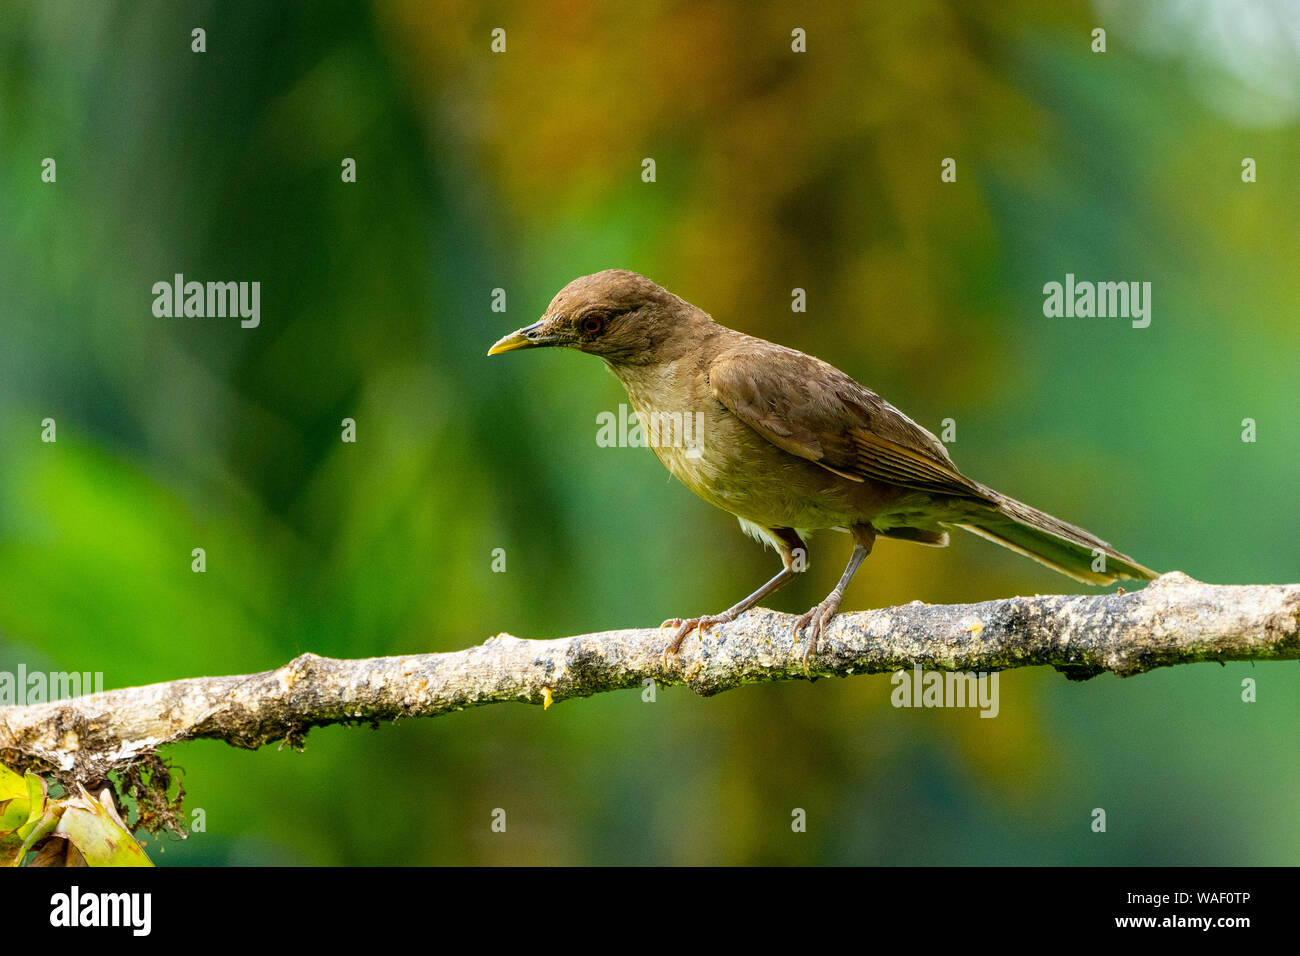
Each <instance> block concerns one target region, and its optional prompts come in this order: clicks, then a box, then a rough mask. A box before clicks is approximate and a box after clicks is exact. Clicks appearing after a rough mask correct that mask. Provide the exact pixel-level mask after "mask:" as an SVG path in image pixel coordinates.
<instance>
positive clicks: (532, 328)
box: [487, 319, 556, 355]
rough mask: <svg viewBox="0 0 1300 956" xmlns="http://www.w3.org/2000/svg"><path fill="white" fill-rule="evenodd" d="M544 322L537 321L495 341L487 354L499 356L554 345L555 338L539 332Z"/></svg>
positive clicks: (541, 320)
mask: <svg viewBox="0 0 1300 956" xmlns="http://www.w3.org/2000/svg"><path fill="white" fill-rule="evenodd" d="M544 321H545V320H543V319H538V320H537V321H536V322H534V323H533V324H532V325H526V326H524V327H523V328H522V329H518V330H517V331H514V332H511V333H510V334H509V335H507V336H505V337H504V338H500V339H497V341H496V344H494V345H493V346H492V347H491V348H490V349H488V353H487V354H488V355H500V354H501V353H502V352H513V351H515V350H516V349H535V348H538V347H539V346H542V345H554V344H555V343H556V338H555V336H553V335H544V334H542V332H541V328H542V325H543V324H544Z"/></svg>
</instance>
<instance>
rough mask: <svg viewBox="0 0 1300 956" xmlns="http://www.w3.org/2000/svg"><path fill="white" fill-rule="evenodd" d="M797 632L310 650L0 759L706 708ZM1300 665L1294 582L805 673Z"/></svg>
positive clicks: (787, 622)
mask: <svg viewBox="0 0 1300 956" xmlns="http://www.w3.org/2000/svg"><path fill="white" fill-rule="evenodd" d="M793 621H794V618H793V617H792V616H791V615H788V614H779V613H776V612H774V611H769V610H765V609H756V610H754V611H751V612H750V613H748V614H745V615H744V616H742V617H741V618H740V619H739V620H737V621H734V622H733V623H731V624H728V625H724V626H720V627H716V628H712V629H710V630H709V631H708V632H707V634H706V635H705V637H704V639H703V641H701V640H700V639H699V638H697V637H696V636H694V635H692V636H691V637H690V638H688V639H687V641H686V643H685V644H684V645H683V646H682V653H681V656H680V659H679V660H676V661H672V662H670V667H669V668H668V669H665V668H664V666H663V663H662V661H661V655H662V652H663V648H664V645H665V644H666V642H667V640H668V633H667V632H666V631H658V630H656V629H654V628H641V629H633V630H622V631H604V632H601V633H598V634H583V635H580V636H578V637H566V638H559V639H556V640H548V641H530V640H521V639H519V638H517V637H512V636H510V635H508V634H500V635H498V636H496V637H493V638H491V639H489V640H488V641H486V642H485V643H483V644H482V645H479V646H478V647H471V648H468V649H466V650H463V651H454V652H451V653H445V654H417V655H411V656H406V657H379V658H371V659H367V660H335V659H332V658H326V657H319V656H317V655H315V654H304V655H302V656H301V657H298V658H296V659H294V660H292V661H290V662H289V663H288V664H286V665H284V666H283V667H280V668H278V669H276V670H273V671H267V672H265V673H261V674H252V675H243V676H233V677H196V678H191V679H188V680H177V681H171V682H168V683H164V684H151V685H149V686H146V687H132V688H126V689H123V690H113V691H106V692H104V693H99V694H92V695H89V696H86V697H78V698H73V699H70V700H63V701H56V702H53V703H45V704H31V705H27V706H21V707H6V708H0V755H3V757H4V759H5V762H6V763H9V764H11V765H14V766H19V765H22V766H27V765H31V764H33V763H35V764H38V765H39V766H41V767H43V768H45V769H49V770H52V771H54V772H55V773H56V774H57V775H59V776H60V777H63V778H75V779H81V780H84V779H87V778H90V779H95V780H98V779H101V778H102V777H104V776H105V775H106V774H107V773H108V771H110V770H115V769H122V768H124V767H127V766H129V765H131V764H132V763H134V762H136V761H138V760H141V759H145V758H148V757H149V756H151V755H152V754H153V753H154V751H155V750H156V749H157V748H158V747H160V746H162V745H163V744H168V743H175V742H178V741H183V740H193V739H197V738H215V739H218V740H224V741H226V742H227V743H230V744H232V745H234V746H237V747H248V748H257V747H260V746H262V745H263V744H266V743H272V742H276V741H284V742H288V743H290V744H291V745H295V746H300V745H301V743H302V739H303V737H304V736H305V735H306V732H307V731H308V730H309V729H311V728H312V727H319V726H324V725H327V724H335V723H374V724H377V723H378V722H379V721H384V720H396V719H397V718H399V717H430V716H434V715H437V714H443V713H447V712H448V711H453V710H463V709H465V708H466V707H473V706H476V705H479V704H489V703H495V702H498V701H509V700H515V701H525V702H527V703H534V704H539V703H547V704H548V706H549V701H551V700H556V701H559V700H565V699H567V698H571V697H587V696H590V695H592V694H597V693H600V692H602V691H609V690H618V689H621V688H628V687H639V686H641V685H642V684H643V683H644V682H645V681H647V680H648V679H653V680H655V681H657V682H658V683H660V684H681V683H685V684H687V685H689V686H690V688H691V689H692V690H694V691H695V692H697V693H699V694H703V695H710V694H716V693H719V692H720V691H724V690H729V689H731V688H733V687H739V686H740V685H742V684H749V683H756V682H759V681H773V680H791V679H798V678H803V677H804V676H805V674H804V671H803V663H802V655H803V651H802V647H801V646H800V645H799V644H797V643H795V642H794V640H793V637H792V635H791V631H790V628H791V625H792V623H793ZM1298 658H1300V584H1287V585H1267V586H1266V585H1248V586H1222V585H1210V584H1201V583H1199V582H1197V581H1193V580H1192V579H1191V578H1189V577H1187V576H1186V575H1185V574H1181V573H1179V572H1173V573H1171V574H1166V575H1164V576H1162V577H1161V578H1159V579H1158V580H1156V581H1154V582H1152V583H1151V584H1150V585H1149V586H1147V587H1146V588H1145V589H1143V590H1141V591H1136V592H1132V593H1128V594H1102V595H1087V596H1084V595H1040V596H1037V597H1015V598H1007V599H1005V600H1000V601H985V602H983V603H981V604H956V605H926V604H921V603H920V602H919V601H914V602H912V603H911V604H907V605H903V606H901V607H892V608H883V609H881V610H876V611H859V612H855V613H844V614H840V615H839V616H838V617H836V618H835V619H834V621H833V622H832V624H831V625H830V627H829V628H828V629H827V636H826V640H825V641H824V642H823V646H822V647H821V648H820V650H819V653H818V654H817V656H816V657H815V658H814V659H813V661H812V662H811V667H812V673H813V675H814V676H826V675H834V676H847V675H849V674H871V673H880V672H886V671H894V670H898V669H902V668H910V667H911V666H912V665H913V664H919V665H921V666H922V667H927V668H938V669H943V670H959V671H997V670H1006V669H1008V668H1012V667H1028V666H1033V665H1049V666H1052V667H1055V668H1057V669H1058V670H1060V671H1062V672H1064V673H1065V674H1066V675H1067V676H1069V677H1072V678H1075V679H1084V678H1087V677H1092V676H1095V675H1096V674H1100V673H1102V672H1104V671H1112V672H1114V673H1115V674H1118V675H1119V676H1121V677H1127V676H1130V675H1133V674H1139V673H1142V672H1143V671H1147V670H1150V669H1152V668H1154V667H1163V666H1167V665H1171V664H1186V663H1194V662H1198V661H1219V662H1224V661H1230V660H1232V661H1239V660H1295V659H1298Z"/></svg>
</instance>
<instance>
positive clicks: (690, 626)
mask: <svg viewBox="0 0 1300 956" xmlns="http://www.w3.org/2000/svg"><path fill="white" fill-rule="evenodd" d="M735 619H736V618H735V615H733V614H728V613H727V612H725V611H724V612H723V613H721V614H705V615H704V616H703V617H687V618H681V617H670V618H669V619H668V620H666V621H664V622H663V623H662V624H660V625H659V628H660V630H662V629H663V628H665V627H675V628H677V632H676V633H675V634H673V639H672V640H671V641H669V642H668V646H667V647H665V648H664V669H665V670H667V668H668V655H669V654H674V655H675V654H676V653H677V649H678V648H679V647H681V646H682V641H684V640H686V635H688V634H690V633H691V631H693V630H696V629H697V628H698V629H699V632H700V636H701V637H703V636H704V629H705V628H708V627H712V626H713V625H714V624H727V623H729V622H731V621H734V620H735Z"/></svg>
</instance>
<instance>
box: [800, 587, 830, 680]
mask: <svg viewBox="0 0 1300 956" xmlns="http://www.w3.org/2000/svg"><path fill="white" fill-rule="evenodd" d="M840 601H841V597H840V595H839V594H838V593H837V592H835V591H832V592H831V593H830V594H828V595H827V596H826V600H824V601H822V603H821V604H818V605H817V606H816V607H814V608H810V609H809V610H808V611H807V612H805V613H804V614H801V615H800V616H799V620H797V621H795V622H794V639H795V640H796V641H797V640H799V632H800V631H801V630H803V629H805V628H806V629H807V631H808V646H807V647H805V648H804V651H803V672H804V673H805V674H807V673H808V658H809V656H810V655H812V654H816V653H817V644H818V642H819V641H820V640H821V638H822V634H823V633H824V632H825V630H826V625H827V624H829V623H830V622H831V618H833V617H834V616H835V615H836V614H838V613H839V610H840Z"/></svg>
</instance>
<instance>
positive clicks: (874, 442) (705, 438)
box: [488, 269, 1156, 671]
mask: <svg viewBox="0 0 1300 956" xmlns="http://www.w3.org/2000/svg"><path fill="white" fill-rule="evenodd" d="M536 348H568V349H576V350H577V351H580V352H586V353H589V354H591V355H595V356H598V357H599V358H601V359H603V360H604V362H605V364H606V365H607V366H608V368H609V369H610V370H611V371H612V372H613V373H614V375H615V376H617V377H618V379H619V380H620V381H621V382H622V384H623V386H624V388H625V389H626V390H627V395H628V399H629V400H630V403H631V405H632V408H633V410H634V411H635V412H636V415H637V419H638V421H639V422H641V423H652V424H654V425H655V426H658V427H655V428H652V429H650V435H651V437H650V441H649V444H650V446H651V448H652V449H653V451H654V453H655V455H656V456H658V458H659V460H660V461H661V462H662V463H663V464H664V466H665V467H667V469H668V470H669V472H671V473H672V475H673V476H674V477H675V478H677V479H678V480H679V481H681V482H682V484H684V485H686V487H688V488H689V489H690V490H691V491H693V492H695V494H697V495H698V496H699V497H701V498H703V499H704V500H705V501H707V502H709V503H710V504H712V505H715V506H717V507H718V508H721V509H722V510H724V511H727V512H730V513H731V514H732V515H734V516H735V517H736V518H738V519H739V521H740V526H741V528H742V529H743V530H744V531H745V532H746V533H747V534H749V535H751V536H752V537H754V538H755V539H757V540H759V541H760V542H763V543H764V544H767V545H770V546H771V547H773V548H774V549H775V550H776V552H777V554H778V555H779V556H780V558H781V564H782V567H781V570H780V571H778V572H777V573H776V575H775V576H773V577H772V578H771V579H770V580H769V581H767V582H766V583H765V584H763V585H762V586H761V587H759V588H758V589H757V590H755V591H754V592H753V593H752V594H750V595H748V596H747V597H745V598H743V599H742V600H740V601H738V602H737V603H736V604H734V605H732V606H731V607H729V608H727V609H726V610H725V611H721V612H719V613H716V614H704V615H699V616H696V617H689V618H669V619H668V620H666V621H664V623H663V624H662V625H660V626H661V628H665V627H672V628H675V631H674V633H673V636H672V638H671V640H670V641H669V642H668V644H667V645H666V646H665V648H664V652H663V658H664V663H665V665H667V662H668V656H669V654H673V655H676V654H677V653H678V651H679V649H680V647H681V645H682V642H683V641H684V640H685V639H686V637H687V636H688V635H689V634H690V633H691V632H692V631H696V632H697V633H698V634H699V635H700V636H701V637H703V635H704V633H705V631H706V629H707V628H710V627H713V626H715V625H720V624H725V623H728V622H730V621H734V620H735V619H736V618H737V617H739V616H740V615H741V614H743V613H744V612H745V611H747V610H749V609H750V608H752V607H753V606H754V605H755V604H757V603H758V602H759V601H761V600H763V599H764V598H766V597H768V596H769V595H771V594H772V593H774V592H775V591H777V590H778V589H779V588H781V587H783V586H784V585H786V584H788V583H789V582H790V581H791V580H793V579H794V577H795V576H796V575H797V574H798V573H800V572H801V571H803V570H805V569H806V568H807V556H808V549H807V544H806V543H805V539H806V538H808V537H809V536H810V535H811V533H812V532H814V531H820V530H834V531H838V532H844V533H847V534H848V535H849V537H850V538H851V539H852V541H853V552H852V555H851V556H850V557H849V561H848V564H847V566H846V567H845V569H844V573H843V574H842V575H841V576H840V579H839V582H838V583H837V584H836V585H835V587H834V589H833V590H832V591H831V592H830V594H828V595H827V596H826V598H825V599H824V600H823V601H821V602H819V603H818V604H816V605H814V606H813V607H812V608H810V609H809V610H808V611H807V612H806V613H804V614H803V615H801V616H800V617H799V618H798V619H797V620H796V622H795V624H794V629H793V637H794V639H795V641H796V642H797V641H798V640H799V638H800V634H801V633H802V634H804V635H805V636H806V637H807V643H806V645H805V647H804V653H803V665H804V670H805V671H807V669H808V660H809V657H810V656H811V655H813V654H815V653H816V652H817V648H818V645H819V643H820V642H821V641H822V640H823V639H824V637H825V634H826V628H827V625H828V624H829V623H830V621H831V620H832V619H833V618H834V616H835V615H836V614H837V613H838V612H839V609H840V605H841V603H842V602H843V599H844V593H845V590H846V589H847V588H848V586H849V582H850V581H852V580H853V577H854V575H855V574H856V573H857V571H858V568H859V567H860V566H861V564H862V562H863V561H864V560H865V559H866V557H867V556H868V555H869V554H870V553H871V549H872V546H873V544H874V543H875V540H876V538H877V537H884V538H896V539H900V540H904V541H912V542H915V543H917V544H923V545H930V546H933V547H946V546H947V545H948V543H949V531H950V530H952V529H954V528H960V529H963V530H966V531H969V532H973V533H974V534H976V535H979V536H981V537H984V538H987V539H988V540H990V541H994V542H996V543H997V544H1000V545H1002V546H1003V547H1006V548H1010V549H1011V550H1013V551H1017V552H1019V553H1021V554H1023V555H1025V556H1027V557H1030V558H1032V559H1034V560H1035V561H1038V562H1039V563H1041V564H1044V565H1046V566H1047V567H1049V568H1052V569H1054V570H1056V571H1059V572H1060V573H1062V574H1065V575H1067V576H1069V577H1071V578H1073V579H1074V580H1076V581H1080V582H1083V583H1086V584H1095V585H1106V584H1111V583H1113V582H1115V581H1116V580H1119V579H1133V580H1151V579H1152V578H1154V577H1156V573H1155V572H1154V571H1152V570H1150V569H1149V568H1147V567H1144V566H1143V565H1141V564H1139V563H1138V562H1137V561H1135V560H1134V559H1133V558H1131V557H1129V556H1128V555H1126V554H1123V553H1121V552H1120V551H1118V550H1116V549H1115V548H1114V547H1112V546H1111V545H1110V544H1108V543H1106V542H1105V541H1102V540H1101V539H1100V538H1097V537H1096V536H1095V535H1093V534H1091V533H1090V532H1088V531H1085V530H1083V529H1082V528H1079V527H1076V526H1075V525H1072V524H1069V523H1067V522H1065V521H1062V520H1060V519H1059V518H1054V517H1052V516H1051V515H1049V514H1047V513H1045V512H1043V511H1039V510H1037V509H1036V508H1031V507H1030V506H1029V505H1026V504H1023V503H1021V502H1019V501H1016V500H1015V499H1014V498H1010V497H1008V496H1006V495H1004V494H1002V493H1001V492H998V491H995V490H994V489H993V488H990V487H989V486H987V485H984V484H981V483H980V482H978V481H975V480H973V479H971V478H968V477H967V476H966V475H964V474H963V473H962V472H961V471H960V470H958V468H957V466H956V464H954V463H953V460H952V458H951V457H950V456H949V454H948V450H947V448H946V446H945V445H944V444H943V442H941V441H940V440H939V439H938V438H937V437H935V436H934V435H933V434H931V433H930V432H929V431H927V430H926V429H925V428H923V427H922V426H920V425H918V424H917V423H916V422H915V421H913V420H912V419H911V418H908V417H907V416H906V415H905V414H903V413H902V412H901V411H899V410H898V409H897V408H895V407H894V406H893V405H891V404H890V403H889V402H887V401H885V400H884V399H883V398H881V397H880V396H879V395H877V394H876V393H875V392H873V391H872V390H871V389H869V388H867V387H866V386H864V385H861V384H859V383H858V382H857V381H855V380H854V379H853V378H851V377H850V376H849V375H848V374H846V373H845V372H842V371H840V370H839V369H838V368H836V367H834V366H833V365H830V364H828V363H827V362H823V361H822V360H820V359H817V358H813V357H812V356H810V355H806V354H804V353H803V352H799V351H796V350H795V349H791V348H787V347H785V346H783V345H778V344H776V343H773V342H768V341H766V340H764V339H760V338H756V337H755V336H752V335H746V334H745V333H743V332H738V331H736V330H734V329H730V328H727V327H726V326H724V325H721V324H719V323H718V322H715V321H714V320H713V317H712V316H710V315H709V314H708V313H707V312H705V311H704V310H702V309H700V308H697V307H696V306H694V305H692V304H691V303H689V302H687V301H686V300H685V299H682V298H680V297H679V296H676V295H674V294H673V293H671V292H669V291H668V290H667V289H665V288H663V287H661V286H659V285H657V284H656V283H654V282H652V281H651V280H650V279H647V278H646V277H645V276H642V275H640V274H638V273H636V272H631V271H628V270H625V269H606V270H604V271H602V272H596V273H593V274H592V275H587V276H582V277H580V278H577V279H574V280H573V281H572V282H570V283H569V284H568V285H566V286H565V287H564V288H563V289H561V290H560V292H559V293H557V294H556V296H555V298H554V299H552V300H551V303H550V305H549V306H548V307H547V308H546V311H545V312H544V313H543V315H542V317H541V318H540V319H538V320H537V321H536V322H534V323H532V324H531V325H528V326H525V327H524V328H521V329H518V330H517V331H514V332H511V333H510V334H509V335H506V336H504V337H502V338H501V339H499V340H498V341H497V342H496V343H494V344H493V345H492V347H491V348H490V349H489V350H488V355H498V354H501V353H503V352H513V351H518V350H520V349H536ZM656 432H657V434H656Z"/></svg>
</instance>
